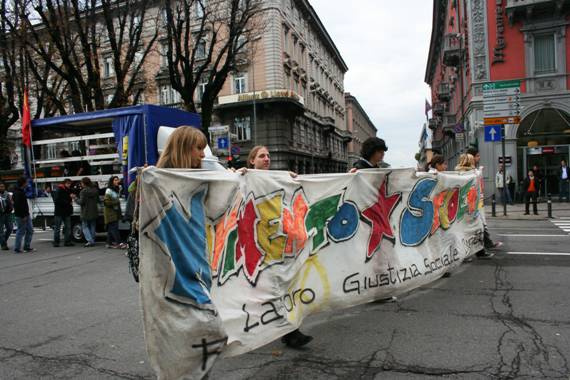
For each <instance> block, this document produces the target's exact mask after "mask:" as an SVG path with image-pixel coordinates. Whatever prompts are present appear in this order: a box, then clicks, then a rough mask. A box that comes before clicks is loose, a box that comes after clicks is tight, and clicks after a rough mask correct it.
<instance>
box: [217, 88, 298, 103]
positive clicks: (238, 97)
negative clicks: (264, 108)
mask: <svg viewBox="0 0 570 380" xmlns="http://www.w3.org/2000/svg"><path fill="white" fill-rule="evenodd" d="M273 98H288V99H292V100H295V101H297V102H299V103H301V104H302V105H304V104H305V100H304V99H303V97H302V96H301V95H299V94H297V93H296V92H295V91H291V90H265V91H256V92H246V93H244V94H235V95H227V96H220V97H218V103H219V104H229V103H237V102H248V101H253V100H264V99H273Z"/></svg>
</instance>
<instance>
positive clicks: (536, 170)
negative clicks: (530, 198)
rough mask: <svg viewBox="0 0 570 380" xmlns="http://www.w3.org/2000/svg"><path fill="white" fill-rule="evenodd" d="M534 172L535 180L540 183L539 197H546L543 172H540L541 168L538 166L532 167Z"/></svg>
mask: <svg viewBox="0 0 570 380" xmlns="http://www.w3.org/2000/svg"><path fill="white" fill-rule="evenodd" d="M532 172H533V173H534V178H535V179H536V180H537V181H538V191H537V194H538V197H539V198H540V197H543V196H544V174H543V173H542V170H540V168H539V167H538V165H533V166H532Z"/></svg>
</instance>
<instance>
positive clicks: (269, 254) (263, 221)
mask: <svg viewBox="0 0 570 380" xmlns="http://www.w3.org/2000/svg"><path fill="white" fill-rule="evenodd" d="M282 205H283V196H282V195H281V194H278V195H275V196H273V197H271V198H269V199H266V200H264V201H262V202H260V203H258V204H257V206H256V208H257V211H258V214H259V222H258V223H257V242H258V244H259V246H260V247H261V249H263V251H264V252H265V258H264V261H265V263H266V264H271V263H272V262H275V261H281V260H282V259H283V252H284V250H285V243H286V238H285V236H284V235H283V234H282V232H280V228H279V227H280V225H281V208H282Z"/></svg>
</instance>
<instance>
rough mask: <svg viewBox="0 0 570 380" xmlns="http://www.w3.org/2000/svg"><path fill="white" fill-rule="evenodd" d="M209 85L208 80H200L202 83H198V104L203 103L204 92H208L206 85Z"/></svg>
mask: <svg viewBox="0 0 570 380" xmlns="http://www.w3.org/2000/svg"><path fill="white" fill-rule="evenodd" d="M207 84H208V79H207V78H204V77H202V78H200V82H199V83H198V86H197V87H196V100H197V101H198V103H201V102H202V97H203V96H204V92H206V85H207Z"/></svg>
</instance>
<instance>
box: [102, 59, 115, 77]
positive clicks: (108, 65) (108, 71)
mask: <svg viewBox="0 0 570 380" xmlns="http://www.w3.org/2000/svg"><path fill="white" fill-rule="evenodd" d="M113 74H114V70H113V57H105V58H104V59H103V76H104V77H105V78H109V77H111V76H113Z"/></svg>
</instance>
